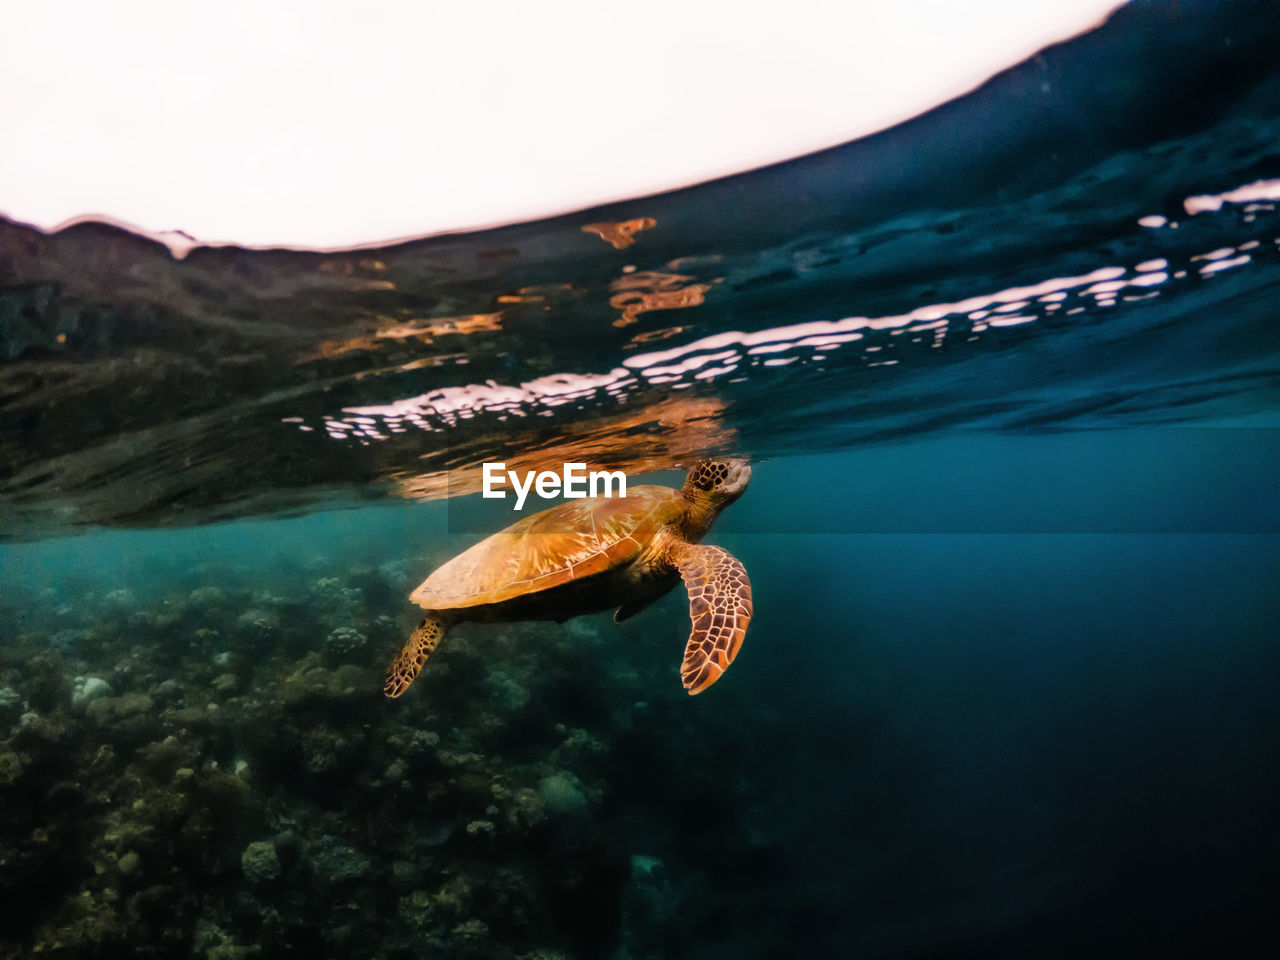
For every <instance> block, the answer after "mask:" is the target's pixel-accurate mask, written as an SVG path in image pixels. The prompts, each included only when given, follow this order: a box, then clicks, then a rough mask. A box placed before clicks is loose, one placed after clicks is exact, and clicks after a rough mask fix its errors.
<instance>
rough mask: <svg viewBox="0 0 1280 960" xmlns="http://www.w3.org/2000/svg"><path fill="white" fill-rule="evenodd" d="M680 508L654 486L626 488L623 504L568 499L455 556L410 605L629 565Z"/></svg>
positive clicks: (465, 600)
mask: <svg viewBox="0 0 1280 960" xmlns="http://www.w3.org/2000/svg"><path fill="white" fill-rule="evenodd" d="M685 509H686V505H685V501H684V498H683V497H682V496H681V495H680V493H679V492H678V491H676V490H672V489H671V488H669V487H658V486H639V487H632V488H631V489H630V490H628V491H627V496H626V497H590V498H586V499H583V500H571V501H568V502H566V503H562V504H560V505H558V506H555V507H551V508H550V509H548V510H543V511H541V512H539V513H535V514H534V515H533V516H531V517H526V518H524V519H523V520H520V521H519V522H517V523H514V524H512V525H511V526H509V527H507V528H506V529H505V530H501V531H499V532H498V533H495V534H493V536H491V537H489V538H488V539H485V540H482V541H481V542H480V543H477V544H476V545H475V546H473V547H471V548H470V549H469V550H465V551H463V552H462V553H460V554H458V556H456V557H454V558H453V559H452V560H450V561H449V562H448V563H445V564H444V565H443V566H441V567H440V568H439V569H437V570H436V571H435V572H434V573H432V574H431V576H429V577H427V579H426V580H424V581H423V582H422V584H421V585H420V586H419V587H418V588H417V589H416V590H414V591H413V593H411V594H410V595H409V599H410V601H412V602H413V603H416V604H418V605H419V606H420V607H424V608H426V609H428V610H449V609H455V608H458V607H474V606H480V605H482V604H491V603H501V602H502V601H504V600H510V599H511V598H513V597H519V596H524V595H526V594H530V593H536V592H538V591H541V590H548V589H551V588H553V587H558V586H560V585H561V584H564V583H568V582H569V581H570V580H576V579H580V578H582V577H588V576H591V575H593V574H596V573H601V572H603V571H605V570H608V569H609V568H610V567H613V566H617V565H619V564H623V563H626V562H628V561H630V560H632V559H634V558H635V557H636V556H637V555H638V554H639V553H640V552H641V550H643V549H644V547H645V545H646V544H648V543H649V541H650V540H651V539H652V538H653V536H654V534H656V533H657V532H658V531H659V530H661V529H662V528H663V527H664V526H666V525H667V524H669V523H672V522H674V521H676V520H678V519H680V517H681V516H682V515H683V514H684V511H685Z"/></svg>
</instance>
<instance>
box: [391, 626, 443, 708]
mask: <svg viewBox="0 0 1280 960" xmlns="http://www.w3.org/2000/svg"><path fill="white" fill-rule="evenodd" d="M444 630H445V623H444V621H443V620H442V619H440V618H439V617H437V616H435V615H434V614H428V615H427V618H426V619H425V620H423V621H422V622H421V623H420V624H418V627H417V629H416V630H414V631H413V633H412V634H410V635H409V639H408V641H407V642H406V643H405V645H404V646H403V647H402V648H401V650H400V652H399V653H398V654H396V658H395V660H393V661H392V662H391V669H389V670H388V671H387V682H386V683H384V684H383V685H382V692H383V693H385V694H386V695H387V696H388V697H391V698H392V699H395V698H396V697H398V696H400V694H402V693H404V692H405V691H406V690H408V689H409V684H411V683H413V681H414V678H415V677H417V676H418V674H419V673H420V672H421V671H422V665H423V664H424V663H426V662H427V657H429V656H431V651H433V650H435V648H436V645H437V644H439V643H440V638H441V637H443V636H444Z"/></svg>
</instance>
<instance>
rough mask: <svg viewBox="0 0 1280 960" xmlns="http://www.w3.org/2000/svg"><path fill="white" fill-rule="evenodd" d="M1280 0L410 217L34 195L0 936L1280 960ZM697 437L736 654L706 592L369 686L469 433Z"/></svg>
mask: <svg viewBox="0 0 1280 960" xmlns="http://www.w3.org/2000/svg"><path fill="white" fill-rule="evenodd" d="M1278 21H1280V15H1278V14H1277V11H1276V10H1274V9H1272V8H1271V7H1267V6H1262V5H1256V6H1255V5H1225V4H1224V5H1203V6H1201V7H1197V8H1195V9H1194V10H1191V9H1184V8H1173V7H1168V6H1165V5H1160V4H1133V5H1130V6H1129V7H1127V8H1125V9H1124V10H1122V11H1121V12H1120V13H1119V14H1117V15H1116V16H1115V17H1114V18H1113V19H1112V21H1111V22H1109V23H1108V24H1107V25H1105V26H1104V27H1103V28H1102V29H1100V30H1099V31H1097V32H1096V33H1094V34H1090V35H1087V36H1085V37H1082V38H1078V39H1077V40H1074V41H1071V42H1070V43H1068V44H1066V45H1063V46H1061V47H1059V48H1055V49H1052V50H1049V51H1047V52H1045V53H1044V54H1042V55H1041V56H1039V57H1037V58H1034V59H1033V60H1031V61H1028V63H1026V64H1023V65H1021V66H1019V67H1017V68H1015V69H1014V70H1012V71H1010V72H1009V73H1007V74H1004V75H1002V76H1001V77H998V78H996V80H994V81H992V82H991V83H990V84H988V85H986V86H985V87H983V88H982V89H980V90H979V91H977V92H975V93H974V94H971V95H969V96H967V97H963V98H961V99H960V100H958V101H956V102H954V103H952V104H948V105H946V106H945V107H943V108H940V109H939V110H937V111H934V112H932V113H930V114H928V115H925V116H924V117H921V118H918V119H917V120H914V121H911V122H910V123H907V124H904V125H902V126H900V127H898V128H895V129H894V130H890V131H886V132H885V133H883V134H879V135H877V136H875V137H871V138H868V139H866V140H864V141H859V142H856V143H853V144H849V145H846V146H844V147H840V148H837V149H836V150H834V151H828V152H826V153H823V154H818V155H815V156H813V157H808V158H802V159H800V160H797V161H794V162H792V163H789V164H784V165H780V166H778V167H774V168H769V169H767V170H763V171H756V172H754V173H749V174H744V175H742V176H740V177H735V178H729V179H727V180H724V181H718V182H716V183H712V184H706V185H702V186H699V187H695V188H691V189H690V190H687V191H680V192H677V193H674V194H668V195H664V196H661V197H656V198H642V199H638V200H634V201H628V202H625V203H619V204H616V205H614V206H612V207H609V208H602V209H600V210H595V211H587V212H586V213H583V214H581V215H572V216H569V217H564V218H557V219H554V220H550V221H543V222H540V223H536V224H519V225H514V226H510V227H505V228H500V229H498V230H495V231H489V232H486V233H483V234H477V235H468V236H462V237H446V238H437V239H429V240H424V241H416V242H414V243H410V244H405V245H400V246H396V247H388V248H385V249H383V250H374V251H360V252H357V253H350V254H341V253H338V254H316V253H307V252H289V251H274V252H248V251H240V250H234V249H219V250H209V249H204V250H201V249H197V250H195V251H194V252H192V253H191V254H190V255H189V256H188V257H187V258H186V259H185V260H181V261H176V260H173V259H172V258H171V257H170V256H169V254H168V253H167V252H166V251H165V250H163V248H161V247H159V246H158V245H155V244H152V243H150V242H149V241H144V240H142V239H140V238H136V237H131V236H129V235H127V234H123V233H122V232H120V231H116V230H114V229H113V228H105V227H82V228H76V229H75V230H70V231H64V232H63V233H62V234H57V235H53V236H44V235H40V234H37V233H36V232H34V231H30V230H27V229H26V228H23V227H21V226H20V225H13V224H7V223H0V228H2V230H3V232H0V244H3V247H2V248H0V252H3V253H4V254H5V256H4V257H3V258H2V259H0V345H2V346H3V347H4V351H3V354H2V355H3V357H4V358H6V359H5V360H4V361H3V362H2V363H0V387H3V393H2V394H0V452H3V455H4V456H3V463H4V467H3V469H2V470H0V511H3V512H2V513H0V537H2V538H3V542H0V865H5V864H7V865H8V866H7V869H0V874H7V875H0V894H3V896H4V898H5V899H6V900H7V901H8V902H10V903H13V904H15V905H16V906H17V908H18V909H16V910H14V911H11V912H10V914H9V915H8V916H5V917H3V918H0V953H4V954H5V955H6V956H8V955H13V956H34V955H36V952H37V949H39V952H41V953H43V952H45V951H52V950H53V949H54V947H55V945H56V944H61V946H59V947H58V949H61V950H63V952H64V954H65V955H68V956H101V955H120V954H121V953H122V952H128V953H132V954H133V955H138V956H170V955H172V956H178V955H182V956H193V955H194V956H245V955H252V954H251V953H244V952H241V953H236V951H237V950H240V951H247V950H250V949H251V948H252V949H257V950H259V951H260V955H263V956H275V955H283V954H284V953H285V952H287V951H288V950H290V949H292V950H294V951H297V950H304V951H309V952H311V953H313V954H314V955H319V956H326V955H329V956H331V955H337V954H339V953H341V954H344V955H352V956H388V957H401V956H404V957H407V956H476V957H529V956H533V955H535V954H537V953H538V952H539V951H541V953H540V954H538V955H547V954H549V953H551V952H553V951H554V952H558V953H560V954H561V955H563V956H567V957H608V958H611V960H625V958H637V960H638V958H642V957H699V958H701V957H726V958H728V957H734V958H737V957H772V956H782V955H787V954H789V953H802V954H803V955H806V956H822V957H826V956H830V957H844V956H859V957H873V958H875V957H884V958H923V957H936V956H947V957H950V956H974V957H978V956H981V957H1011V958H1012V957H1019V958H1021V957H1029V956H1034V957H1078V956H1084V955H1089V956H1117V957H1120V956H1124V957H1130V956H1148V955H1160V956H1189V957H1191V956H1194V957H1199V956H1233V957H1234V956H1269V955H1272V954H1273V953H1274V951H1275V946H1276V936H1275V932H1274V920H1273V918H1272V916H1271V914H1272V913H1273V912H1274V903H1275V901H1276V896H1277V894H1278V893H1280V879H1278V878H1277V875H1276V868H1275V864H1276V863H1277V862H1280V837H1278V835H1277V833H1276V829H1275V823H1274V810H1275V806H1276V799H1277V797H1280V734H1278V733H1277V731H1280V701H1277V699H1276V697H1275V695H1274V687H1275V680H1276V678H1277V677H1280V633H1278V631H1277V624H1280V576H1277V574H1278V573H1280V563H1278V560H1280V488H1278V487H1277V478H1280V420H1278V418H1277V410H1280V406H1278V405H1277V400H1280V379H1278V377H1277V357H1278V356H1280V333H1278V331H1280V322H1278V321H1280V310H1278V308H1277V304H1278V303H1280V299H1278V297H1277V295H1278V294H1280V211H1277V209H1276V207H1277V205H1280V155H1277V153H1276V148H1275V142H1276V140H1275V137H1276V133H1277V129H1278V128H1277V125H1276V119H1275V118H1276V117H1277V116H1280V72H1278V71H1277V69H1276V65H1275V62H1274V61H1275V58H1274V55H1273V50H1274V49H1276V46H1275V44H1276V42H1277V41H1280V22H1278ZM1268 185H1271V186H1268ZM1250 187H1252V188H1253V189H1252V192H1250V191H1249V190H1245V189H1244V188H1250ZM1268 191H1271V192H1270V193H1268ZM1197 197H1210V198H1216V199H1217V201H1218V206H1217V208H1216V209H1213V208H1212V204H1211V203H1205V202H1200V201H1195V202H1193V201H1194V198H1197ZM1193 211H1198V212H1193ZM642 217H650V218H652V219H653V220H654V224H653V225H652V226H649V227H646V228H645V229H642V230H640V231H639V232H637V233H635V235H634V242H633V243H632V244H630V245H625V246H622V247H620V248H617V249H615V248H614V247H613V246H611V245H609V244H607V243H605V242H604V241H602V240H601V238H600V237H599V236H598V235H596V234H593V233H592V232H590V231H585V232H584V231H583V230H582V226H583V225H584V224H590V223H609V222H622V221H628V220H632V219H636V218H642ZM703 453H732V454H737V455H745V456H749V457H751V458H752V460H753V462H754V473H753V479H752V485H751V488H750V489H749V491H748V492H747V494H746V495H745V496H744V497H743V499H742V500H740V501H739V502H737V503H736V504H734V505H733V506H731V507H730V508H729V509H728V511H727V512H726V513H725V514H724V516H723V517H721V518H720V520H719V521H718V522H717V524H716V526H715V528H713V530H712V532H711V533H710V535H709V536H708V541H709V542H712V543H716V544H719V545H721V546H723V547H725V548H727V549H729V550H730V551H731V552H732V553H733V554H734V555H735V556H737V557H738V558H739V559H740V560H741V561H742V562H743V564H744V565H745V567H746V568H747V570H748V571H749V573H750V576H751V581H752V586H753V591H754V596H755V616H754V619H753V620H752V623H751V626H750V630H749V632H748V635H747V638H746V641H745V643H744V645H743V648H742V652H741V654H740V655H739V657H738V659H737V660H736V661H735V662H734V664H733V666H732V667H731V668H730V669H729V670H728V672H727V673H726V674H725V676H724V677H723V678H722V679H721V680H720V681H719V682H718V683H717V684H716V685H715V686H714V687H713V688H712V689H710V690H708V691H707V692H705V693H703V694H701V695H700V696H698V697H697V698H693V699H690V698H689V697H687V696H685V695H684V693H683V691H682V690H681V689H680V685H679V679H678V676H679V675H678V667H679V662H680V652H681V649H682V645H683V643H684V638H685V636H686V632H687V629H688V627H687V624H688V619H687V601H686V599H685V597H684V595H683V593H682V592H681V591H680V590H677V591H675V592H673V593H672V594H670V595H668V596H666V597H665V598H663V599H662V600H661V601H659V602H658V603H657V604H655V605H654V606H653V607H652V608H651V609H649V610H646V611H645V612H644V613H642V614H641V615H639V616H637V617H636V618H634V619H633V620H630V621H628V622H627V623H625V624H622V625H615V624H613V623H612V622H611V621H610V620H609V618H608V616H607V615H603V614H602V615H598V616H595V617H591V618H583V619H580V620H577V621H573V622H571V623H569V624H566V625H562V626H557V625H554V624H552V625H546V624H523V625H514V626H510V627H507V626H502V625H471V626H466V627H462V628H459V629H458V630H457V631H456V635H455V634H454V633H452V632H451V633H450V635H449V636H448V637H447V638H446V640H445V642H444V643H443V644H442V647H441V649H440V651H439V652H438V653H437V654H435V655H434V656H433V658H432V659H431V660H430V661H429V662H428V664H427V667H426V669H425V670H424V673H423V676H422V677H421V678H420V679H419V680H418V681H417V682H416V683H415V686H414V688H413V689H411V690H410V691H409V693H408V694H407V695H406V696H405V697H404V698H402V699H401V700H398V701H395V702H387V701H384V700H383V699H381V698H380V696H379V695H378V693H377V688H378V685H379V683H380V680H381V673H382V670H383V668H384V667H385V664H386V662H387V661H388V660H389V658H390V657H391V656H392V654H393V653H394V652H395V650H396V649H397V648H398V646H399V644H400V643H401V642H402V641H403V638H404V636H405V635H406V633H407V631H408V630H409V629H410V627H411V626H412V624H413V621H414V608H412V607H411V606H410V605H409V604H408V602H407V600H406V599H405V598H406V596H407V594H408V592H409V590H410V589H411V588H412V587H413V586H414V585H416V584H417V583H418V582H419V581H420V580H421V579H422V578H423V577H425V576H426V575H427V573H429V572H430V571H431V570H432V569H433V568H434V567H435V566H436V565H438V564H439V563H441V562H442V561H444V560H446V559H447V558H448V557H450V556H451V555H453V554H455V553H456V552H458V551H459V550H461V549H463V548H465V547H466V546H468V545H470V544H471V543H474V542H476V541H477V540H478V539H479V538H480V537H481V536H483V535H485V534H487V533H490V532H492V531H494V530H497V529H499V528H500V527H501V526H503V525H504V524H505V523H507V522H510V521H511V520H512V519H513V518H514V515H513V514H512V512H511V510H510V504H509V502H494V501H483V500H481V499H480V498H479V497H478V496H477V495H476V491H477V490H478V487H479V465H480V463H482V462H483V461H485V460H496V459H502V460H505V461H508V462H510V463H512V464H516V465H519V466H520V467H521V468H522V469H533V468H547V467H553V468H557V467H558V466H559V464H560V463H561V462H563V461H565V460H583V461H587V462H590V463H592V464H593V465H597V466H600V467H610V468H622V469H625V470H627V472H628V474H629V476H630V478H631V482H632V483H639V482H661V483H668V484H673V485H675V484H678V483H679V482H680V477H681V471H680V467H681V465H683V464H687V463H688V462H690V461H691V460H692V459H693V458H694V457H696V456H698V455H701V454H703ZM210 588H216V591H215V593H210V592H209V591H210ZM215 594H216V595H215ZM343 631H348V632H346V633H344V632H343ZM352 637H358V638H359V639H358V640H353V639H352ZM86 676H92V677H97V678H99V679H103V680H105V681H106V682H107V683H108V684H109V685H110V694H109V695H108V696H107V697H106V698H105V699H104V700H103V701H102V702H103V703H105V704H106V706H96V707H85V706H84V705H83V704H81V705H79V706H73V704H72V700H73V697H74V696H75V691H76V690H78V689H80V688H81V687H82V686H83V678H84V677H86ZM77 678H80V679H77ZM130 697H133V698H134V699H132V700H130V699H129V698H130ZM211 705H212V706H211ZM428 734H429V735H430V737H427V735H428ZM432 737H433V738H435V739H434V740H432V741H431V742H430V743H428V740H429V739H430V738H432ZM9 757H13V758H15V759H13V760H10V759H8V758H9ZM6 764H8V766H6ZM15 770H16V771H18V772H16V773H14V772H12V771H15ZM183 771H186V773H183ZM188 774H189V775H188ZM255 844H257V845H258V846H254V845H255ZM263 844H265V845H266V846H268V847H271V850H272V851H274V852H267V853H264V852H263V851H264V849H265V848H264V847H262V846H261V845H263ZM131 856H133V857H134V859H130V857H131ZM263 856H265V857H266V860H265V866H264V865H263V863H264V861H262V860H261V859H260V858H261V857H263ZM276 861H278V862H276ZM273 863H274V866H272V864H273ZM218 951H222V952H221V953H219V952H218Z"/></svg>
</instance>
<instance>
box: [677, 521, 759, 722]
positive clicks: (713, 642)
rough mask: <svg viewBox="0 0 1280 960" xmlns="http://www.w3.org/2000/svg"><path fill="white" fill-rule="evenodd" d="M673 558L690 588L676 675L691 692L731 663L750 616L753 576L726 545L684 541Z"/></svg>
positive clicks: (720, 672) (711, 682)
mask: <svg viewBox="0 0 1280 960" xmlns="http://www.w3.org/2000/svg"><path fill="white" fill-rule="evenodd" d="M673 553H674V556H672V558H671V559H672V562H673V563H674V564H675V566H676V568H677V569H678V570H679V571H680V576H681V577H682V578H683V579H684V585H685V587H686V588H687V589H688V591H689V619H690V620H692V621H693V632H692V633H690V634H689V642H688V643H687V644H686V645H685V648H684V663H683V664H682V665H681V667H680V679H681V680H682V681H683V682H684V688H685V689H686V690H688V691H689V694H690V696H692V695H693V694H697V693H701V692H702V691H703V690H705V689H707V687H709V686H711V685H712V684H713V683H715V682H716V681H717V680H719V679H720V675H721V674H722V673H724V672H725V670H727V669H728V668H729V664H731V663H733V658H734V657H736V656H737V655H738V649H739V648H740V647H741V646H742V638H743V637H744V636H746V633H747V624H748V623H750V622H751V611H752V607H751V581H750V580H749V579H748V578H747V571H746V568H745V567H743V565H742V564H741V563H739V562H738V559H737V558H736V557H734V555H733V554H731V553H730V552H729V551H728V550H724V549H722V548H720V547H713V546H709V545H705V544H703V545H698V546H693V545H691V544H687V545H684V546H683V547H682V548H680V549H678V550H675V551H673Z"/></svg>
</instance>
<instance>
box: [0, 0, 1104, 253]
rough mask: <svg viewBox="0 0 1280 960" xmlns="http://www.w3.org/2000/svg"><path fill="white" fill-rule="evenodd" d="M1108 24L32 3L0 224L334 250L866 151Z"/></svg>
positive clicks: (778, 8) (375, 5)
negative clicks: (177, 233) (803, 157)
mask: <svg viewBox="0 0 1280 960" xmlns="http://www.w3.org/2000/svg"><path fill="white" fill-rule="evenodd" d="M1117 5H1118V0H1035V2H1030V0H964V2H960V0H897V2H894V0H878V2H875V3H871V2H862V0H830V2H827V0H774V2H770V3H763V2H759V0H736V2H735V0H680V2H675V0H648V2H645V3H626V4H623V3H620V2H615V0H447V2H446V0H411V2H391V0H373V2H354V0H353V2H346V0H343V2H330V0H304V2H292V0H291V2H268V0H218V2H216V3H198V2H185V0H113V2H105V0H83V2H76V0H44V2H31V3H9V4H6V5H5V6H6V9H5V10H4V12H3V13H2V14H0V34H3V35H4V38H5V39H4V54H3V56H0V130H2V131H4V147H3V149H0V212H3V213H4V214H6V215H8V216H10V217H13V218H16V219H19V220H23V221H26V222H28V223H34V224H37V225H39V226H42V227H46V228H49V227H53V226H56V225H57V224H59V223H61V222H63V221H65V220H68V219H71V218H74V217H78V216H84V215H100V216H105V217H108V218H111V219H115V220H118V221H122V222H125V223H128V224H132V225H134V226H136V227H138V228H140V229H142V230H146V231H152V232H158V231H165V230H179V229H180V230H184V231H186V232H187V233H189V234H192V235H193V236H196V237H198V238H200V239H202V240H206V241H232V242H239V243H245V244H253V245H269V244H286V245H293V246H312V247H333V246H342V245H350V244H357V243H371V242H376V241H384V240H390V239H394V238H399V237H407V236H416V235H421V234H426V233H434V232H439V231H443V230H448V229H459V228H474V227H482V226H487V225H490V224H494V223H500V222H509V221H513V220H523V219H529V218H533V217H537V216H542V215H546V214H551V213H558V212H563V211H566V210H572V209H575V208H579V207H583V206H586V205H589V204H592V203H597V202H602V201H606V200H610V199H618V198H622V197H628V196H637V195H642V194H646V193H651V192H654V191H657V190H662V189H665V188H669V187H674V186H681V185H684V184H688V183H694V182H698V181H700V180H705V179H708V178H710V177H714V176H718V175H721V174H725V173H732V172H735V171H739V170H744V169H749V168H751V167H756V166H760V165H761V164H764V163H768V162H770V161H774V160H780V159H784V158H787V157H791V156H796V155H798V154H801V153H805V152H808V151H810V150H814V149H818V148H821V147H825V146H830V145H833V144H836V143H841V142H843V141H845V140H848V139H851V138H853V137H856V136H860V135H863V134H866V133H870V132H873V131H875V130H878V129H882V128H884V127H886V126H889V125H891V124H893V123H895V122H897V121H899V120H902V119H905V118H907V117H909V116H912V115H914V114H917V113H920V112H921V111H923V110H926V109H928V108H930V107H932V106H935V105H936V104H938V103H941V102H944V101H945V100H948V99H951V98H952V97H954V96H956V95H958V94H961V93H963V92H965V91H966V90H968V89H971V88H972V87H974V86H976V85H977V84H978V83H980V82H982V81H983V80H985V79H986V78H987V77H989V76H990V75H991V74H993V73H995V72H997V71H998V70H1000V69H1003V68H1004V67H1006V66H1009V65H1011V64H1013V63H1015V62H1017V61H1019V60H1021V59H1023V58H1025V57H1026V56H1028V55H1030V54H1031V53H1033V52H1035V51H1036V50H1037V49H1039V48H1041V47H1043V46H1045V45H1046V44H1048V43H1051V42H1054V41H1055V40H1060V39H1064V38H1066V37H1068V36H1071V35H1073V34H1075V33H1078V32H1080V31H1082V30H1084V29H1087V28H1089V27H1091V26H1093V25H1095V24H1096V23H1098V22H1099V21H1100V20H1101V19H1102V18H1103V17H1104V16H1105V15H1106V14H1107V13H1108V12H1109V11H1110V10H1112V9H1114V7H1116V6H1117Z"/></svg>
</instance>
